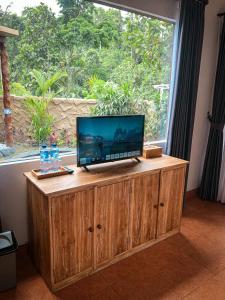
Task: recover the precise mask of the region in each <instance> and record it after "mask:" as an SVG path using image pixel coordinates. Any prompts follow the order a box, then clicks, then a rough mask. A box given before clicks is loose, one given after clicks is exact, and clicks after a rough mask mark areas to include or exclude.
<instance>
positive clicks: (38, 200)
mask: <svg viewBox="0 0 225 300" xmlns="http://www.w3.org/2000/svg"><path fill="white" fill-rule="evenodd" d="M27 195H28V230H29V252H30V254H31V257H32V260H33V262H34V264H35V266H36V268H37V269H38V270H39V272H40V273H41V275H42V277H43V278H44V279H45V281H46V282H47V284H48V285H49V286H51V257H50V243H51V239H50V225H49V217H50V216H49V201H48V199H47V198H46V197H45V196H44V195H43V194H41V193H40V192H39V191H38V189H37V188H36V187H35V186H34V185H32V184H31V183H30V182H29V181H27Z"/></svg>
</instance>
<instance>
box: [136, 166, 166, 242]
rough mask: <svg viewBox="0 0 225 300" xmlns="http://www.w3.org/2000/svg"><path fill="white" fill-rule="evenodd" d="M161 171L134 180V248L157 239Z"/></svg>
mask: <svg viewBox="0 0 225 300" xmlns="http://www.w3.org/2000/svg"><path fill="white" fill-rule="evenodd" d="M159 175H160V173H159V171H158V172H156V173H152V174H149V175H144V176H139V177H137V178H135V179H134V180H133V201H132V212H133V213H132V232H131V237H132V247H136V246H139V245H142V244H144V243H147V242H149V241H151V240H153V239H155V237H156V223H157V216H158V201H159V196H158V194H159Z"/></svg>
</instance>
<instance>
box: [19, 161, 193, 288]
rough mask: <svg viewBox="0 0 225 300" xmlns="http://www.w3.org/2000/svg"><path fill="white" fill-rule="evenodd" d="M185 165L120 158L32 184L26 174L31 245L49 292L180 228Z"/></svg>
mask: <svg viewBox="0 0 225 300" xmlns="http://www.w3.org/2000/svg"><path fill="white" fill-rule="evenodd" d="M186 164H187V162H185V161H183V160H179V159H176V158H172V157H168V156H163V157H162V158H156V159H152V160H151V159H149V160H144V159H143V160H142V162H141V163H140V164H137V163H134V162H131V161H124V162H118V163H114V164H110V165H105V166H95V167H93V171H92V170H91V171H90V172H88V173H87V172H84V171H82V170H81V169H77V168H75V167H73V166H70V167H71V168H74V169H75V173H74V175H66V176H62V177H58V178H57V177H55V178H50V179H43V180H37V179H35V178H34V177H33V176H32V174H31V173H26V174H25V176H26V177H27V185H28V189H27V192H28V208H29V224H30V248H31V255H32V258H33V261H34V263H35V265H36V266H37V268H38V270H39V271H40V273H41V275H42V276H43V277H44V279H45V281H46V283H47V284H48V286H49V287H50V288H51V289H52V290H54V291H55V290H58V289H60V288H63V287H65V286H66V285H69V284H71V283H73V282H75V281H77V280H79V279H80V278H82V277H84V276H87V275H88V274H91V273H93V272H96V271H97V270H99V269H101V268H103V267H105V266H108V265H110V264H112V263H115V262H116V261H118V260H120V259H123V258H125V257H127V256H129V255H132V254H133V253H135V252H137V251H140V250H141V249H143V248H146V247H149V246H151V245H153V244H154V243H156V242H158V241H160V240H162V239H164V238H166V237H169V236H171V235H172V234H175V233H177V232H178V231H179V226H180V217H181V210H182V202H183V201H182V200H183V191H184V183H185V169H186Z"/></svg>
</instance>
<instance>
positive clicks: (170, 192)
mask: <svg viewBox="0 0 225 300" xmlns="http://www.w3.org/2000/svg"><path fill="white" fill-rule="evenodd" d="M185 170H186V168H185V167H179V168H177V169H170V170H162V173H161V179H160V195H159V214H158V228H157V236H160V235H162V234H164V233H167V232H169V231H171V230H173V229H176V228H179V226H180V218H181V212H182V204H183V193H184V184H185Z"/></svg>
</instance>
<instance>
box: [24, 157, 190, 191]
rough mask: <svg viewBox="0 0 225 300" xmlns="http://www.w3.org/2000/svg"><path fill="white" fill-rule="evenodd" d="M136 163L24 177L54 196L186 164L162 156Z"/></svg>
mask: <svg viewBox="0 0 225 300" xmlns="http://www.w3.org/2000/svg"><path fill="white" fill-rule="evenodd" d="M140 160H141V162H140V163H137V162H136V161H132V160H124V161H117V162H114V163H107V164H100V165H93V166H89V167H88V169H89V170H90V172H87V171H85V170H83V169H81V168H77V167H76V165H70V166H69V168H71V169H74V174H72V175H63V176H58V177H52V178H46V179H41V180H38V179H36V178H35V177H34V176H33V175H32V173H31V172H26V173H24V175H25V176H26V178H27V179H28V180H29V181H31V182H32V183H33V184H34V185H35V186H36V187H37V188H38V189H39V190H40V191H41V192H42V193H43V194H45V195H46V196H55V195H57V194H62V193H65V192H72V191H75V190H80V189H82V188H84V187H94V186H97V185H99V184H104V183H107V182H108V183H110V181H113V180H116V179H119V180H122V179H129V178H131V177H132V176H135V175H137V174H145V173H148V172H151V171H152V172H153V171H157V170H161V169H167V168H173V167H176V166H179V165H186V164H187V163H188V162H187V161H185V160H181V159H178V158H175V157H171V156H166V155H163V156H162V157H158V158H151V159H144V158H141V159H140Z"/></svg>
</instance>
